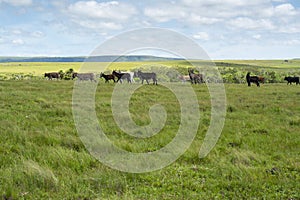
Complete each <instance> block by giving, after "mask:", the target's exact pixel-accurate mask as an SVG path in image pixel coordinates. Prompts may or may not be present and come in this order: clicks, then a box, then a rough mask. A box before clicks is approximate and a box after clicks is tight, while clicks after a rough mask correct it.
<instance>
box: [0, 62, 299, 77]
mask: <svg viewBox="0 0 300 200" xmlns="http://www.w3.org/2000/svg"><path fill="white" fill-rule="evenodd" d="M213 62H214V63H215V65H216V66H218V67H238V68H248V69H252V68H254V69H256V70H259V69H269V70H270V69H273V70H280V69H281V70H284V71H285V70H299V69H300V60H290V61H288V62H284V60H216V61H213ZM209 63H210V62H209ZM81 65H82V63H80V62H57V63H52V62H9V63H0V74H1V73H30V74H34V75H36V76H41V75H43V74H44V73H45V72H50V71H59V70H63V71H66V70H68V69H70V68H72V69H74V70H75V71H78V70H79V69H80V67H81ZM107 65H109V68H108V70H115V69H117V70H132V69H135V68H139V67H143V66H151V65H152V66H164V67H183V68H188V67H191V66H192V65H194V66H196V67H201V66H205V65H207V61H201V60H191V61H186V60H171V61H157V62H153V61H149V62H113V63H107V62H99V63H97V64H96V65H95V66H99V67H104V66H107Z"/></svg>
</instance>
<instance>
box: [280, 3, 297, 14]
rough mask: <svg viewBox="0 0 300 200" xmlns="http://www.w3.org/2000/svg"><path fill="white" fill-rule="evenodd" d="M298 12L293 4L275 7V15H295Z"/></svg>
mask: <svg viewBox="0 0 300 200" xmlns="http://www.w3.org/2000/svg"><path fill="white" fill-rule="evenodd" d="M296 13H297V12H296V10H295V8H294V6H293V5H291V4H289V3H286V4H281V5H278V6H276V7H275V9H274V14H275V15H283V16H284V15H285V16H288V15H295V14H296Z"/></svg>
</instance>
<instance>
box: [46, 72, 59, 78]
mask: <svg viewBox="0 0 300 200" xmlns="http://www.w3.org/2000/svg"><path fill="white" fill-rule="evenodd" d="M44 77H48V79H50V80H52V79H53V78H56V79H59V78H60V75H59V73H57V72H50V73H45V75H44Z"/></svg>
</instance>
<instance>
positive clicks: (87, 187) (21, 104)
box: [0, 63, 300, 199]
mask: <svg viewBox="0 0 300 200" xmlns="http://www.w3.org/2000/svg"><path fill="white" fill-rule="evenodd" d="M36 64H37V65H36V70H34V72H35V73H38V74H41V73H43V72H44V71H48V70H49V71H50V70H51V71H56V70H57V69H63V67H66V68H65V69H69V68H70V66H71V67H72V68H74V69H78V67H79V63H72V64H62V63H59V64H57V65H56V64H53V63H52V64H51V65H50V64H49V65H47V66H46V65H45V66H44V67H45V68H43V69H39V66H38V63H36ZM174 64H175V63H174ZM22 65H23V64H22ZM28 65H31V64H30V63H28ZM179 65H180V64H179ZM120 66H121V63H120ZM122 66H124V65H122ZM3 68H5V67H3V64H1V67H0V69H1V71H2V72H3V70H4V69H3ZM19 68H22V67H21V66H19V67H18V66H16V68H15V69H14V70H19ZM24 68H26V66H24ZM6 70H8V68H6ZM4 71H5V70H4ZM5 72H7V71H5ZM11 72H13V71H11ZM73 83H74V82H73V81H47V80H21V81H20V80H18V81H16V80H7V81H0V94H1V95H0V105H1V106H0V141H1V142H0V143H1V145H0V195H2V197H3V198H10V197H12V198H13V199H299V198H300V192H299V182H300V157H299V147H300V135H299V132H300V101H299V98H300V87H299V86H295V85H292V86H287V85H286V84H265V85H263V86H262V87H260V88H257V87H254V86H253V87H247V86H246V85H245V84H226V85H225V87H226V95H227V106H228V107H227V116H226V122H225V126H224V129H223V132H222V135H221V137H220V139H219V141H218V143H217V145H216V146H215V148H214V149H213V150H212V151H211V152H210V154H209V155H208V156H207V157H205V158H203V159H199V157H198V152H199V148H200V146H201V144H202V141H203V138H204V136H205V133H206V131H207V129H208V126H209V123H210V99H209V94H208V91H207V88H206V86H205V85H196V86H193V87H194V90H195V92H196V94H197V98H198V102H199V106H200V112H201V124H200V126H199V129H198V132H197V135H196V138H195V140H194V142H193V143H192V145H191V147H190V148H189V149H188V151H187V152H186V153H185V154H184V155H182V156H181V157H180V159H178V160H177V161H176V162H174V163H173V164H171V165H170V166H168V167H166V168H163V169H161V170H158V171H155V172H151V173H143V174H131V173H123V172H119V171H116V170H113V169H110V168H108V167H106V166H105V165H103V164H101V163H100V162H98V161H97V160H96V159H95V158H93V157H92V156H91V155H90V154H89V152H88V151H87V150H86V149H85V147H84V146H83V144H82V142H81V140H80V139H79V137H78V135H77V131H76V128H75V125H74V121H73V116H72V108H71V107H72V89H73ZM180 85H181V84H178V87H180ZM113 87H114V85H113V84H104V82H103V81H101V82H100V83H99V85H98V88H97V92H96V111H97V117H98V119H99V122H100V123H101V126H102V128H103V129H104V130H105V132H106V133H107V136H108V137H109V138H110V139H111V140H112V141H114V142H115V144H116V145H118V146H120V147H121V148H124V149H126V150H128V151H132V152H144V151H153V150H156V149H159V148H161V147H162V146H164V145H165V144H166V143H168V142H169V141H170V140H171V139H172V137H173V136H174V132H175V131H176V130H177V127H178V120H179V105H178V102H177V100H176V99H175V98H174V95H172V93H170V91H168V90H167V89H165V88H164V87H162V86H153V85H145V86H143V87H142V88H140V89H139V90H138V91H137V92H136V93H135V94H134V96H133V97H132V100H131V101H132V105H133V106H132V107H131V108H130V111H131V113H132V117H133V119H134V120H135V121H136V122H137V123H138V124H140V125H143V124H147V123H149V116H148V112H147V111H148V109H149V106H151V105H153V104H155V103H161V104H162V105H163V106H165V107H166V110H167V112H168V118H167V122H166V127H165V128H164V129H163V131H162V132H161V133H159V134H158V135H156V136H155V137H153V138H150V139H142V140H141V139H134V138H131V137H128V136H127V135H126V134H125V133H123V132H122V131H121V130H120V129H119V128H118V127H117V126H116V124H115V123H114V120H113V116H112V113H111V111H110V109H111V92H112V90H113ZM0 198H1V197H0Z"/></svg>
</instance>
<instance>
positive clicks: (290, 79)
mask: <svg viewBox="0 0 300 200" xmlns="http://www.w3.org/2000/svg"><path fill="white" fill-rule="evenodd" d="M284 80H285V81H287V85H288V84H290V85H292V83H296V85H298V84H300V83H299V77H291V76H288V77H285V78H284Z"/></svg>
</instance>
